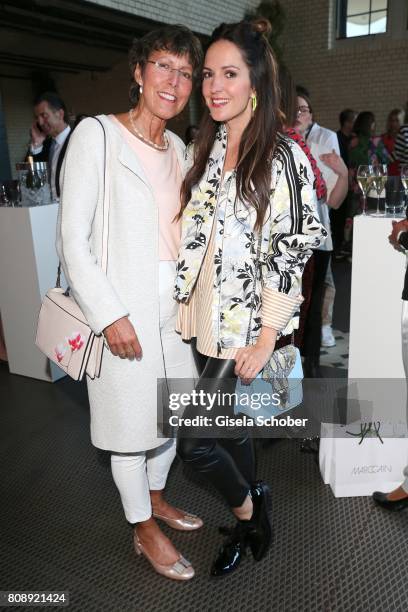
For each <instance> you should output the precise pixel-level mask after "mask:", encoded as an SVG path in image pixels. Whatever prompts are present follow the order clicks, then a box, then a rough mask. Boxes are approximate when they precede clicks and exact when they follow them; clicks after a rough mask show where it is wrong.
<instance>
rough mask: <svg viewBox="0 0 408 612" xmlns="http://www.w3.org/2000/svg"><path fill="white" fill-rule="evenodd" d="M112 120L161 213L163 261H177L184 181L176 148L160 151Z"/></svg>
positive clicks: (170, 143)
mask: <svg viewBox="0 0 408 612" xmlns="http://www.w3.org/2000/svg"><path fill="white" fill-rule="evenodd" d="M109 118H110V119H112V120H113V121H114V122H115V123H116V124H117V125H118V126H119V127H120V129H121V131H122V134H123V137H124V139H125V140H126V142H127V143H128V145H129V146H130V147H131V149H133V151H134V152H135V154H136V156H137V159H138V160H139V163H140V165H141V166H142V168H143V170H144V172H145V174H146V177H147V179H148V181H149V184H150V186H151V188H152V191H153V195H154V199H155V202H156V204H157V206H158V209H159V259H160V261H176V259H177V256H178V251H179V247H180V238H181V222H180V221H173V219H174V217H175V215H177V213H178V212H179V211H180V187H181V183H182V181H183V177H182V174H181V170H180V165H179V162H178V158H177V153H176V150H175V147H174V145H173V143H172V141H171V140H170V142H169V148H168V149H167V151H158V150H157V149H154V148H153V147H151V146H149V145H148V144H146V143H144V142H143V141H142V140H140V139H139V138H137V137H136V136H134V135H133V134H132V132H130V131H129V130H128V129H127V128H126V127H125V126H124V125H123V124H122V123H121V122H120V121H119V120H118V119H117V118H116V117H115V116H114V115H109Z"/></svg>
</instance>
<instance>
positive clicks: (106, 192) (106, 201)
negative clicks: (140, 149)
mask: <svg viewBox="0 0 408 612" xmlns="http://www.w3.org/2000/svg"><path fill="white" fill-rule="evenodd" d="M89 118H90V119H95V121H97V122H98V123H99V124H100V125H101V127H102V130H103V143H104V153H103V167H104V170H103V220H102V257H101V268H102V270H103V271H104V272H105V274H106V272H107V269H108V237H109V208H110V197H109V196H110V175H109V171H108V168H109V163H108V161H109V160H108V156H109V152H108V146H107V138H106V130H105V126H104V125H103V123H102V121H101V120H100V119H98V117H89ZM55 287H56V288H57V289H60V288H61V262H58V270H57V280H56V283H55ZM69 289H70V288H69V287H67V289H66V291H65V293H66V294H67V295H69Z"/></svg>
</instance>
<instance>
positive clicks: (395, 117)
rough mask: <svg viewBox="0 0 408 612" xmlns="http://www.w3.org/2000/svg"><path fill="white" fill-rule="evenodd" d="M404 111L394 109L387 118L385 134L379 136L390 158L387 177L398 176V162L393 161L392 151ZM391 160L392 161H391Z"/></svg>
mask: <svg viewBox="0 0 408 612" xmlns="http://www.w3.org/2000/svg"><path fill="white" fill-rule="evenodd" d="M403 116H404V111H402V110H401V109H400V108H394V109H393V110H392V111H391V112H390V113H389V115H388V117H387V128H386V132H385V133H384V134H382V135H381V140H382V142H383V144H384V147H385V149H386V150H387V152H388V154H389V156H390V158H391V159H390V163H389V164H388V176H399V174H400V170H399V162H398V160H396V159H395V155H394V149H395V140H396V138H397V134H398V132H399V129H400V127H401V123H402V121H403ZM391 160H393V161H391Z"/></svg>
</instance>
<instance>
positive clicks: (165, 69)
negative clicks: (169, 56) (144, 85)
mask: <svg viewBox="0 0 408 612" xmlns="http://www.w3.org/2000/svg"><path fill="white" fill-rule="evenodd" d="M147 63H148V64H153V66H155V67H156V70H157V71H158V72H160V73H161V74H163V75H165V74H166V75H169V74H171V73H172V72H177V74H179V75H180V77H181V78H182V80H183V81H186V82H187V81H188V82H190V81H192V79H193V75H192V74H191V72H187V71H186V70H180V68H172V67H171V66H170V65H169V64H166V63H164V62H158V61H156V62H154V61H153V60H147Z"/></svg>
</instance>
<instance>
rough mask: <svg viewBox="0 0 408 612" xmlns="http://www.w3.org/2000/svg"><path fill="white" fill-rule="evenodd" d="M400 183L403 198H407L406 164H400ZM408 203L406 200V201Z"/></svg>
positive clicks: (407, 176) (407, 165)
mask: <svg viewBox="0 0 408 612" xmlns="http://www.w3.org/2000/svg"><path fill="white" fill-rule="evenodd" d="M401 183H402V186H403V187H404V191H405V199H407V198H408V164H402V165H401ZM407 205H408V202H407Z"/></svg>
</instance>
